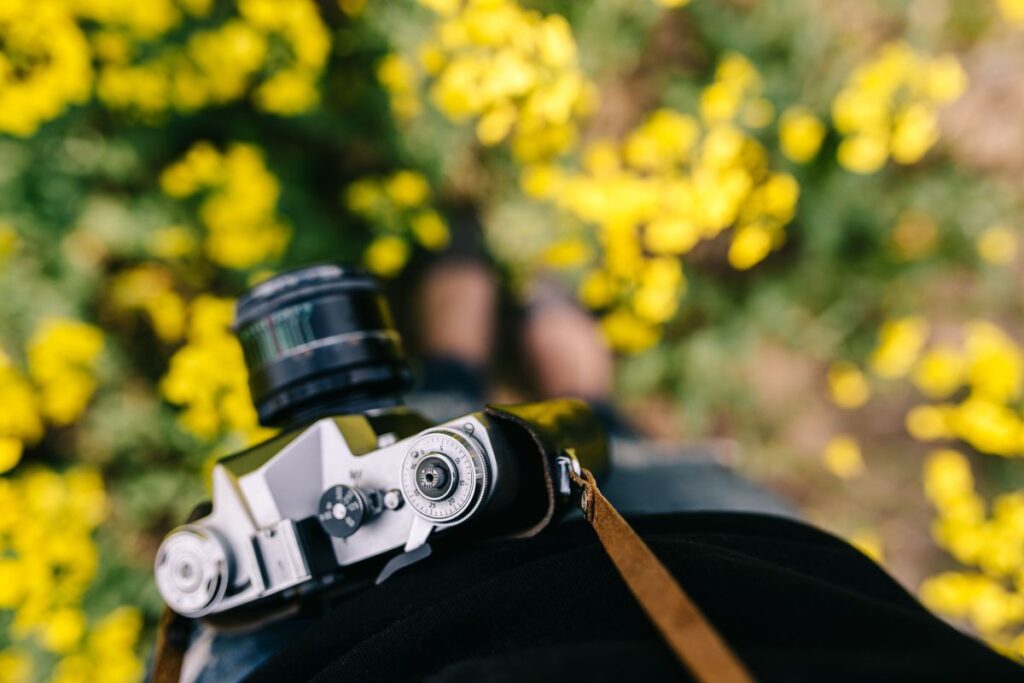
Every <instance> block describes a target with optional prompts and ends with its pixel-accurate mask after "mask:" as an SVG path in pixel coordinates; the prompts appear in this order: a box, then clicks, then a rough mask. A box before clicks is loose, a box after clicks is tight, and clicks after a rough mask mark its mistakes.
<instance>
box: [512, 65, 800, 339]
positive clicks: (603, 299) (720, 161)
mask: <svg viewBox="0 0 1024 683" xmlns="http://www.w3.org/2000/svg"><path fill="white" fill-rule="evenodd" d="M760 88H761V77H760V74H759V73H758V72H757V70H756V69H755V68H754V66H753V65H752V64H751V63H750V62H749V60H747V59H746V58H745V57H743V56H742V55H739V54H736V53H730V54H728V55H726V56H725V57H724V58H723V59H722V61H721V62H720V63H719V65H718V66H717V68H716V70H715V75H714V80H713V82H712V83H711V84H710V85H709V86H708V90H706V93H708V94H707V96H706V97H705V99H704V100H703V102H702V105H701V111H702V117H701V119H698V118H696V117H694V116H691V115H689V114H685V113H682V112H678V111H674V110H671V109H659V110H657V111H655V112H652V113H651V114H650V115H649V116H648V117H647V118H646V119H645V120H644V121H643V123H641V124H640V125H639V126H637V127H636V128H634V129H633V130H631V131H629V132H628V133H627V134H626V135H624V136H623V138H622V140H621V141H618V142H616V141H612V140H607V139H599V140H595V141H594V142H592V143H591V144H589V145H588V146H587V148H586V149H584V150H583V152H582V155H581V161H580V168H579V169H577V170H573V169H571V168H563V167H560V166H556V165H553V164H551V163H549V162H544V163H539V164H527V165H526V166H525V167H524V168H523V171H522V174H521V177H520V183H521V186H522V188H523V190H524V192H526V193H527V194H528V195H530V196H531V197H534V198H536V199H538V200H542V201H546V202H548V203H550V204H552V205H553V206H555V207H556V208H558V209H560V210H562V211H563V212H564V213H566V214H568V215H569V216H571V217H572V218H574V219H575V220H574V221H570V222H567V223H566V224H565V225H567V226H572V227H573V230H574V231H575V232H574V233H573V234H571V235H570V234H566V232H565V230H559V231H553V232H552V235H551V239H550V245H552V246H553V247H556V248H557V249H558V250H559V251H557V253H559V254H562V250H563V249H564V245H566V244H574V242H572V240H573V239H577V237H575V235H577V234H578V228H579V223H578V222H577V221H579V222H582V223H583V224H584V225H588V226H595V228H596V230H595V232H596V237H597V246H598V249H597V250H596V251H594V253H593V255H592V256H591V257H590V258H589V259H586V260H584V261H581V260H580V259H576V258H574V259H568V260H567V261H566V262H567V263H568V264H569V267H571V268H573V269H580V270H582V271H585V272H584V274H583V276H582V277H583V279H582V280H581V282H580V283H579V286H578V293H579V295H580V297H581V300H582V301H583V302H584V303H585V304H586V305H587V306H589V307H591V308H595V309H604V310H603V315H604V316H605V318H606V321H605V324H604V325H603V328H604V330H605V333H606V334H607V335H609V338H610V339H612V343H613V346H615V347H616V348H617V349H618V350H620V351H625V350H627V349H629V350H633V351H638V350H643V349H644V348H646V347H648V346H650V344H652V343H653V342H654V341H656V339H657V333H658V325H660V324H662V323H664V322H666V321H667V320H669V319H670V318H671V317H672V315H674V313H675V311H676V310H677V308H678V304H679V300H680V298H681V296H682V294H683V290H684V288H685V284H686V280H685V278H684V277H683V273H682V267H681V264H680V263H679V259H678V257H679V256H681V255H683V254H686V253H687V252H689V251H690V250H692V249H693V248H694V247H695V246H696V245H697V244H698V243H699V242H701V241H702V240H707V239H713V238H715V237H716V236H718V235H719V234H721V233H722V232H723V231H725V230H726V229H728V228H730V227H731V228H734V232H733V235H732V239H731V244H730V248H729V251H728V259H729V262H730V264H731V265H732V266H733V267H735V268H737V269H748V268H751V267H753V266H754V265H756V264H757V263H759V262H761V261H762V260H763V259H764V258H766V257H767V256H768V254H769V253H771V251H772V250H774V249H777V248H778V247H779V246H780V245H781V244H782V243H783V241H784V239H785V231H784V226H785V225H786V224H787V223H788V222H789V221H790V220H792V218H793V216H794V214H795V212H796V205H797V202H798V199H799V194H800V187H799V184H798V183H797V182H796V180H795V179H794V178H793V177H792V176H791V175H788V174H785V173H777V172H772V171H771V170H769V169H768V167H767V153H766V151H765V150H764V148H763V147H762V146H761V145H760V144H759V143H758V142H757V141H756V140H754V138H753V137H751V136H750V135H749V134H747V133H746V132H745V131H744V130H743V129H742V128H741V127H740V126H739V125H738V124H737V122H736V121H734V120H733V119H734V118H735V117H739V112H740V111H742V110H743V108H744V106H745V105H746V104H747V103H748V101H750V100H751V99H757V98H758V97H760ZM734 105H735V106H734ZM573 254H574V255H579V256H582V255H583V252H582V250H576V251H574V252H573ZM672 262H674V263H675V265H673V266H672V268H671V269H669V268H668V264H669V263H672ZM653 273H662V274H663V275H659V276H657V277H655V276H654V275H653Z"/></svg>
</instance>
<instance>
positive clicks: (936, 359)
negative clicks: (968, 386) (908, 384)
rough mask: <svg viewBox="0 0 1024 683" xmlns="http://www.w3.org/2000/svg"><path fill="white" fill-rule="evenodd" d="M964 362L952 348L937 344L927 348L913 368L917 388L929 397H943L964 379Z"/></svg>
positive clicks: (958, 386)
mask: <svg viewBox="0 0 1024 683" xmlns="http://www.w3.org/2000/svg"><path fill="white" fill-rule="evenodd" d="M966 369H967V368H966V364H965V363H964V359H963V357H962V356H961V355H960V354H959V353H957V352H956V351H955V350H954V349H951V348H949V347H942V346H937V347H933V348H931V349H929V350H928V351H927V352H926V353H925V354H924V355H923V356H922V357H921V360H919V361H918V363H917V367H915V368H914V375H913V380H914V384H915V385H917V388H918V389H920V390H921V391H922V392H923V393H924V394H925V396H928V397H929V398H945V397H946V396H949V395H950V394H952V393H953V392H954V391H956V390H957V389H958V388H960V386H961V385H962V384H963V382H964V380H965V379H966Z"/></svg>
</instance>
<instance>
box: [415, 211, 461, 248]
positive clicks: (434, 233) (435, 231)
mask: <svg viewBox="0 0 1024 683" xmlns="http://www.w3.org/2000/svg"><path fill="white" fill-rule="evenodd" d="M409 225H410V227H411V228H412V234H413V236H414V237H415V238H416V241H417V242H419V243H420V244H422V245H423V246H424V247H426V248H427V249H433V250H437V249H444V248H445V247H446V246H448V241H449V240H450V239H451V236H450V235H449V233H448V224H447V223H445V222H444V219H443V218H441V216H439V215H438V214H437V212H436V211H431V210H429V209H428V210H424V211H420V212H419V213H417V214H416V215H415V216H413V217H412V219H411V220H410V221H409Z"/></svg>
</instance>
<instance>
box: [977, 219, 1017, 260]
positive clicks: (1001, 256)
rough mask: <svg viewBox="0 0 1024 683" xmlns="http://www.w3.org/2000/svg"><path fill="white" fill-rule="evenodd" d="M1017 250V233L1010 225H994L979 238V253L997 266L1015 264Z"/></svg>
mask: <svg viewBox="0 0 1024 683" xmlns="http://www.w3.org/2000/svg"><path fill="white" fill-rule="evenodd" d="M1017 248H1018V247H1017V231H1016V230H1014V229H1013V228H1012V227H1010V226H1009V225H1003V224H1000V225H993V226H991V227H989V228H986V229H985V230H984V231H982V233H981V235H980V236H979V237H978V253H979V254H980V255H981V257H982V258H983V259H985V260H986V261H988V262H989V263H992V264H994V265H997V266H1005V265H1007V264H1009V263H1013V260H1014V259H1015V258H1016V257H1017Z"/></svg>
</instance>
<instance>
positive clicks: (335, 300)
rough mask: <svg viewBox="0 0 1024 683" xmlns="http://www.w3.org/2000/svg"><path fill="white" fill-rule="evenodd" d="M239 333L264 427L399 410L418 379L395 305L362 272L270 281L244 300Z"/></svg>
mask: <svg viewBox="0 0 1024 683" xmlns="http://www.w3.org/2000/svg"><path fill="white" fill-rule="evenodd" d="M234 329H235V333H236V334H237V335H238V338H239V340H240V341H241V343H242V350H243V352H244V354H245V362H246V365H247V367H248V369H249V388H250V389H251V392H252V398H253V402H254V403H255V404H256V411H257V413H258V414H259V418H260V423H261V424H263V425H267V426H285V425H288V424H294V423H296V422H299V421H303V420H306V419H312V418H314V417H318V416H320V415H322V414H327V413H343V412H359V411H364V410H368V409H371V408H375V407H386V406H392V405H396V404H398V403H400V401H401V394H402V392H404V391H405V390H406V389H408V387H409V385H410V384H411V381H412V374H411V372H410V370H409V367H408V365H407V364H406V362H405V356H404V354H403V352H402V344H401V339H400V338H399V336H398V333H397V332H396V331H395V328H394V324H393V323H392V320H391V314H390V311H389V310H388V306H387V302H386V301H385V300H384V297H383V295H382V294H381V292H380V289H379V287H378V285H377V282H376V281H375V280H374V279H373V278H372V277H370V276H369V275H367V274H365V273H364V272H362V271H361V270H359V269H358V268H354V267H349V266H341V265H336V264H323V265H315V266H309V267H306V268H301V269H298V270H293V271H290V272H287V273H282V274H280V275H277V276H275V277H273V278H270V279H269V280H266V281H265V282H262V283H260V284H259V285H257V286H256V287H253V288H252V289H251V290H249V291H248V292H247V293H245V294H244V295H243V296H242V297H241V298H240V299H239V300H238V303H237V305H236V312H235V324H234Z"/></svg>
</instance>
